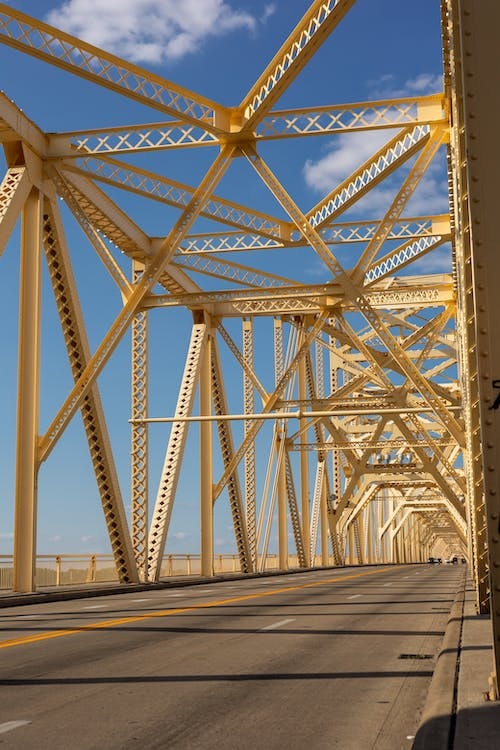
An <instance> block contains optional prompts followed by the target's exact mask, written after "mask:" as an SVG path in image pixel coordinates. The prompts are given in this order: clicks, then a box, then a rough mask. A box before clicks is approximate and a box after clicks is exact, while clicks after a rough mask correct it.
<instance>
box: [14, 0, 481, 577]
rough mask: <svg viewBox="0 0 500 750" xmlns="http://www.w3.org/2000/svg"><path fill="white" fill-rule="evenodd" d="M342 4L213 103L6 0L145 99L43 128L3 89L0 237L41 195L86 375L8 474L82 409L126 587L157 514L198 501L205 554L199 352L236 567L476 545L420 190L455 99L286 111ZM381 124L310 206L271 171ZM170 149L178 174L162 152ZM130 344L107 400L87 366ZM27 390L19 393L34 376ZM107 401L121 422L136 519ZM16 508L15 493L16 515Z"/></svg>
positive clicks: (146, 552) (405, 555)
mask: <svg viewBox="0 0 500 750" xmlns="http://www.w3.org/2000/svg"><path fill="white" fill-rule="evenodd" d="M352 5H353V0H329V1H328V2H325V0H316V1H315V2H312V3H311V4H310V7H309V9H308V10H307V12H306V13H305V15H304V17H303V18H302V19H299V20H298V22H297V25H296V27H295V28H294V29H293V31H292V32H291V34H290V35H289V36H288V38H287V39H286V40H285V42H283V45H282V46H281V48H280V49H278V50H277V52H276V55H275V57H274V58H273V59H272V60H271V62H270V63H269V65H268V66H267V67H266V68H265V70H264V71H263V72H262V74H261V75H260V77H258V78H257V80H256V83H255V84H254V85H253V86H252V87H251V88H250V90H248V91H247V92H244V91H243V92H242V96H243V99H242V101H241V103H240V104H239V105H237V106H233V104H234V103H231V106H227V105H225V104H221V103H218V102H216V101H212V100H210V99H209V98H207V97H204V96H201V95H198V94H196V93H194V92H192V91H189V90H187V89H184V88H182V87H181V86H178V85H176V84H174V83H172V82H171V81H168V80H166V79H163V78H161V77H160V76H158V75H156V74H153V73H150V72H148V71H147V70H146V69H143V68H139V67H137V66H135V65H132V64H130V63H128V62H127V61H125V60H121V59H119V58H117V57H115V56H113V55H110V54H108V53H107V52H105V51H103V50H98V49H96V48H94V47H90V46H89V45H87V44H86V43H85V42H83V41H81V40H78V39H75V38H73V37H71V36H69V35H68V34H66V33H63V32H61V31H59V30H57V29H55V28H51V27H50V26H47V25H46V24H44V23H42V22H41V21H38V20H36V19H34V18H31V17H29V16H27V15H24V14H22V13H20V12H18V11H16V10H14V9H13V8H12V7H10V6H9V5H6V4H3V3H0V42H2V43H4V44H5V45H7V46H9V47H12V48H14V49H15V50H17V51H21V52H23V53H25V54H27V55H31V56H34V57H36V58H38V59H39V60H41V61H43V62H45V63H49V64H50V65H51V66H54V67H55V68H56V69H57V68H59V69H62V70H63V71H65V72H64V73H59V75H63V76H67V74H68V72H69V73H71V74H73V75H74V76H76V77H81V78H82V77H83V78H84V79H86V81H87V83H86V85H88V83H89V82H90V83H91V84H94V85H95V87H96V88H97V87H98V86H101V87H105V88H107V89H109V90H111V91H112V92H113V96H118V95H119V96H121V97H122V98H123V99H124V101H125V103H126V101H127V99H130V100H132V102H131V103H130V106H131V112H133V113H134V115H133V116H135V117H136V116H137V112H138V110H139V107H142V108H143V111H144V117H143V122H139V123H137V124H133V125H130V124H123V123H120V122H115V123H112V126H111V127H106V126H105V125H103V123H102V122H99V112H98V110H97V111H96V112H95V120H96V121H95V126H94V127H93V128H89V129H87V130H83V129H82V128H81V127H80V128H78V127H75V129H74V130H72V131H67V130H65V131H64V132H57V133H54V132H50V133H48V132H47V133H46V132H43V130H42V129H39V127H38V126H37V125H34V124H33V122H31V121H30V120H29V119H28V117H27V116H26V115H25V114H24V113H23V111H21V109H20V108H18V107H17V106H16V104H14V103H13V102H12V101H11V100H10V99H9V98H7V96H6V95H5V94H0V140H1V142H2V144H3V148H4V153H5V164H4V175H3V179H2V182H1V185H0V251H3V250H4V249H5V248H6V247H7V246H8V244H9V238H10V237H11V233H12V232H13V229H14V227H15V224H16V221H17V219H18V217H19V216H20V215H21V214H22V213H23V210H24V209H23V207H24V206H25V201H26V199H27V197H28V195H29V194H30V192H31V191H32V190H36V191H38V194H39V195H40V201H41V205H42V206H43V217H44V218H43V245H44V249H45V254H46V262H47V266H48V270H49V278H50V282H51V287H52V294H53V297H54V299H55V304H56V308H57V312H58V314H59V319H60V327H61V330H62V335H63V340H64V343H65V347H66V350H67V357H68V361H69V369H70V372H71V376H72V380H73V383H74V384H73V385H70V386H69V387H68V390H67V392H66V393H64V392H62V391H61V393H60V404H59V405H58V406H56V407H55V409H54V410H53V413H52V414H51V415H49V416H48V417H46V423H47V424H48V427H47V426H46V424H45V423H44V422H43V420H42V423H41V426H40V428H39V429H38V432H39V434H38V435H37V446H38V450H37V453H36V459H35V461H34V462H32V464H31V465H30V464H28V465H26V463H23V462H22V461H20V462H19V463H18V466H17V469H16V470H17V472H24V473H26V472H28V473H31V476H32V478H33V486H34V487H36V478H37V475H38V471H39V470H40V469H41V471H42V472H43V463H44V462H45V461H46V460H49V458H50V460H54V461H55V460H56V456H54V458H53V457H52V452H53V449H54V448H55V447H56V445H57V444H58V442H59V441H60V440H61V438H62V437H63V435H64V434H65V432H66V428H67V427H68V425H69V424H70V421H71V420H72V419H73V417H74V415H75V414H76V413H77V412H78V411H80V413H81V415H82V417H83V425H84V430H85V434H86V437H87V442H88V445H89V450H90V456H91V463H92V465H93V469H94V473H95V478H96V481H97V488H98V492H99V496H100V499H101V502H102V507H103V510H104V517H105V521H106V526H107V531H108V535H109V539H110V543H111V548H112V550H113V553H114V556H115V560H116V566H117V570H118V574H119V577H120V580H122V581H132V580H138V579H139V578H141V579H148V578H149V579H157V578H158V577H159V576H160V575H162V570H163V569H162V559H163V556H164V554H166V553H167V552H168V551H169V544H170V537H169V530H170V526H171V518H172V517H173V513H174V516H175V513H176V512H179V514H180V515H182V514H183V504H184V503H186V502H187V498H189V503H190V504H189V508H190V510H189V514H190V521H191V522H192V524H193V533H192V535H191V536H190V537H186V539H189V542H190V544H192V545H193V548H192V549H190V550H188V549H186V550H185V551H186V552H189V551H195V552H196V551H197V549H198V543H197V542H195V538H196V534H197V533H198V531H197V529H198V524H199V521H198V518H199V512H198V511H196V510H194V511H193V509H192V508H193V506H195V507H196V504H197V498H198V497H199V494H200V471H201V468H200V467H201V461H200V447H199V442H198V436H199V424H200V420H199V419H198V415H199V409H198V407H199V401H198V395H197V394H198V387H199V384H200V377H201V373H202V372H203V371H204V370H203V367H202V362H203V361H204V356H205V353H206V351H209V352H210V367H209V370H210V378H209V379H210V383H209V384H208V385H207V384H206V383H205V388H207V387H208V388H209V389H210V393H211V411H210V414H204V415H203V419H208V420H209V421H212V422H213V436H212V437H213V446H214V447H213V456H212V461H211V463H212V467H211V470H210V471H211V473H212V487H213V508H214V514H215V517H216V518H220V519H225V520H221V521H220V522H221V523H226V525H227V524H228V525H229V526H230V527H231V528H232V529H233V535H232V536H233V540H234V541H233V546H234V550H235V552H236V553H237V555H238V558H239V561H240V566H241V569H242V570H243V571H253V570H262V569H264V568H265V567H266V566H267V565H270V564H271V563H270V562H269V556H270V555H271V554H274V553H276V552H278V554H279V560H280V564H282V565H283V564H287V563H286V562H285V560H288V559H290V560H293V564H294V565H295V564H297V565H299V566H302V567H305V566H307V565H309V564H318V562H321V563H322V564H329V563H332V562H333V563H334V564H342V563H344V562H346V561H347V562H351V563H363V562H374V561H377V560H380V561H386V562H391V561H396V560H400V561H412V560H424V559H425V558H426V557H427V556H428V555H431V554H441V555H442V556H443V555H449V554H451V553H455V552H459V553H460V554H463V555H466V554H469V552H470V550H471V546H473V545H471V534H470V529H469V528H468V525H467V523H468V518H470V515H471V513H470V510H468V509H467V503H466V497H467V486H468V484H469V485H470V478H467V476H466V471H467V467H468V466H470V461H469V460H468V459H467V457H466V455H465V448H466V446H465V442H464V418H463V413H462V392H461V389H460V387H459V385H458V382H459V381H458V378H459V372H458V368H459V362H458V358H459V355H460V354H462V355H463V351H462V349H463V347H461V345H460V342H459V341H458V340H457V324H456V283H455V278H454V273H453V267H452V255H451V252H450V247H451V245H452V241H453V234H452V232H453V226H454V225H453V223H451V222H450V216H449V214H448V212H444V213H443V210H442V205H440V210H439V211H434V210H433V207H431V206H429V205H428V204H427V205H428V209H427V211H425V210H424V211H422V210H420V213H418V212H417V211H416V210H415V206H417V205H420V206H421V205H422V201H420V202H419V201H418V200H415V201H414V200H413V199H414V198H416V197H417V196H418V195H419V189H420V188H421V185H422V184H423V183H425V180H426V179H427V177H428V176H429V174H431V175H433V178H432V179H435V175H436V174H440V175H441V179H442V181H444V183H445V184H446V179H447V173H446V169H447V162H446V154H447V148H448V143H449V141H450V123H449V120H448V116H449V115H448V112H449V102H448V98H447V96H445V93H443V92H442V91H436V92H434V93H432V94H431V95H428V96H420V97H418V96H417V97H406V98H398V99H385V100H380V101H367V102H358V101H355V102H351V103H349V104H345V105H339V104H338V103H337V102H330V101H328V93H327V89H325V90H324V91H325V98H326V101H324V102H323V103H322V105H321V106H318V107H310V106H309V107H301V102H300V101H298V102H297V104H296V106H295V108H290V107H287V108H281V109H280V108H279V103H280V99H281V98H282V97H283V95H285V94H286V98H287V103H289V102H290V101H291V100H292V99H293V91H294V84H295V83H296V79H297V76H298V74H299V73H301V71H302V70H306V69H307V68H308V66H313V65H314V63H315V53H316V52H317V51H318V50H319V49H320V48H322V49H327V50H328V48H329V45H332V44H333V40H334V37H335V36H336V35H338V34H340V33H342V29H341V28H340V29H338V28H337V27H338V25H339V23H340V21H341V20H342V19H343V18H344V16H345V15H346V14H348V13H349V11H350V10H351V6H352ZM12 54H14V53H12ZM39 69H40V71H41V72H40V81H41V82H42V81H43V72H42V69H41V67H40V68H39ZM44 70H45V68H44ZM320 70H321V68H320ZM76 85H77V82H75V86H76ZM5 88H7V83H5ZM8 95H9V96H12V97H14V98H15V95H16V92H15V91H11V92H8ZM50 95H51V92H50V91H49V90H47V91H46V96H47V97H49V96H50ZM54 95H56V94H55V93H54ZM24 109H26V108H25V107H24ZM130 119H132V115H131V117H130ZM78 125H79V123H78V122H75V126H78ZM60 130H61V131H62V129H60ZM374 135H376V136H377V138H376V139H375V140H374V141H373V142H374V143H375V142H376V144H377V145H376V147H373V150H372V153H371V154H370V156H369V157H368V158H366V156H363V157H362V158H361V157H360V159H359V164H357V165H356V167H355V168H354V169H352V170H351V171H348V172H346V174H345V175H343V177H341V178H336V179H335V180H334V181H333V182H332V185H331V186H330V187H329V189H328V190H325V191H324V194H323V197H322V198H321V200H319V201H318V200H315V201H313V200H311V199H307V198H305V197H304V195H306V193H305V191H304V189H303V186H299V185H298V180H299V177H298V176H297V177H295V178H292V179H290V178H287V177H284V178H282V179H281V178H280V177H279V176H278V175H280V174H282V173H283V174H285V175H286V174H287V171H286V170H284V169H281V168H280V165H281V162H280V160H284V161H283V163H285V162H286V160H287V159H289V160H292V161H293V159H294V158H295V157H294V154H295V152H296V149H298V148H299V145H298V144H300V148H301V149H304V148H306V147H311V148H313V147H314V144H315V143H316V141H315V139H323V141H324V142H328V143H330V140H329V139H331V142H332V143H335V138H338V137H339V136H341V137H342V138H360V137H363V136H366V137H372V138H373V136H374ZM325 139H326V141H325ZM275 147H276V148H278V151H277V152H276V153H277V157H275V156H274V155H273V153H274V152H273V148H275ZM286 148H288V149H289V150H288V152H287V151H286ZM301 153H306V152H305V151H301ZM362 153H365V152H362ZM151 154H153V155H154V157H155V160H154V161H153V160H152V159H151V158H150V157H151ZM193 154H196V158H197V159H198V160H199V164H200V165H202V166H198V167H197V169H193V168H192V165H193V163H194V162H193ZM284 154H288V155H287V156H284ZM174 156H175V160H176V161H175V164H178V163H181V164H182V161H183V160H185V163H186V165H189V168H187V169H185V170H184V169H181V170H180V171H179V170H177V171H174V170H172V171H171V169H170V166H169V165H170V164H173V163H174V162H173V161H170V160H171V159H172V158H173V157H174ZM297 158H299V157H297ZM141 160H143V161H141ZM152 164H155V169H154V171H153V170H152V169H151V165H152ZM300 166H301V165H298V169H297V171H299V170H300ZM197 173H199V174H198V178H197V179H195V178H193V180H192V182H191V183H189V182H188V181H187V180H186V177H185V175H188V174H197ZM179 174H182V175H183V179H179ZM248 186H250V187H249V188H248V189H247V187H248ZM444 193H445V195H444V197H445V198H446V189H445V190H444ZM309 195H311V193H310V194H309ZM381 195H383V196H385V203H384V201H383V200H380V199H379V198H380V196H381ZM253 197H255V201H253V200H252V198H253ZM372 198H373V200H372ZM381 205H383V208H382V209H380V208H378V209H375V208H370V206H381ZM136 206H139V207H140V208H137V207H136ZM158 218H159V219H160V220H158ZM65 225H67V226H68V228H67V230H65ZM153 225H154V227H155V228H154V229H151V226H153ZM158 227H161V230H160V231H158ZM12 242H13V240H12ZM85 254H87V256H85ZM82 257H88V258H89V259H90V258H91V259H92V260H91V261H89V263H91V264H92V268H96V269H99V272H101V271H102V274H103V277H104V278H105V279H106V282H105V284H106V289H107V290H109V291H106V292H105V293H102V294H100V295H99V294H96V295H93V297H92V310H91V314H90V313H88V317H89V318H90V319H91V321H90V320H89V323H91V325H92V328H93V335H92V340H93V344H92V347H90V345H89V343H88V339H87V333H86V321H85V318H86V316H85V315H84V313H83V311H82V307H81V306H80V303H79V297H78V291H77V289H78V286H79V284H78V279H77V276H78V274H76V273H74V271H73V268H72V263H76V264H77V265H78V266H79V267H80V272H81V265H82ZM433 268H440V272H439V273H433V272H432V269H433ZM80 276H81V282H80V283H81V285H85V284H88V283H89V280H88V278H84V277H85V274H82V273H80ZM99 288H100V289H102V288H104V286H103V287H99ZM82 293H83V295H84V296H86V297H87V298H88V292H85V289H82ZM43 294H45V290H44V293H43ZM43 304H45V302H44V301H43V299H42V306H43ZM101 310H102V312H101ZM110 311H111V312H110ZM95 316H97V317H98V318H100V319H102V326H101V328H100V333H99V335H97V334H96V333H95V326H94V323H93V320H94V318H95ZM153 324H154V325H153ZM462 325H463V323H462ZM123 340H126V341H128V342H130V344H131V356H130V359H129V365H127V366H125V368H124V365H123V362H124V359H123V357H122V359H121V360H120V365H119V369H120V372H121V374H122V375H123V370H124V369H125V372H126V373H127V372H130V382H131V397H130V401H129V403H128V404H127V403H122V405H121V409H120V412H121V413H120V414H119V415H116V414H114V415H113V416H112V417H111V416H109V417H108V416H107V415H106V416H105V409H104V408H103V402H102V401H101V396H100V392H99V389H98V385H97V381H98V377H100V376H101V373H103V372H105V370H106V368H111V370H112V368H113V366H114V365H113V362H114V359H115V358H116V357H117V356H118V354H117V352H121V351H122V347H119V344H120V342H122V341H123ZM41 346H42V351H43V347H44V341H43V339H42V341H41ZM207 347H209V349H207ZM113 372H114V371H113ZM19 398H20V399H21V401H22V399H24V398H28V395H27V394H25V393H23V392H22V388H20V393H19ZM43 399H44V393H43V389H42V393H41V404H43ZM130 403H131V405H130ZM107 419H108V420H111V419H112V420H113V424H112V425H111V424H110V425H109V426H108V424H107ZM114 420H117V423H118V424H119V425H120V427H119V430H120V432H121V433H122V434H123V432H124V430H127V431H128V434H129V435H130V438H129V439H130V441H131V450H129V452H130V453H131V481H130V482H129V486H130V487H131V498H130V509H131V510H130V518H129V519H127V514H126V510H125V508H126V506H127V505H128V502H124V499H123V496H122V492H123V490H122V489H120V484H121V485H122V486H123V484H124V483H126V482H127V477H126V476H123V477H122V476H121V472H122V471H123V470H121V472H120V481H119V477H118V474H119V472H117V469H116V467H115V457H114V450H116V451H118V450H120V451H121V450H122V447H123V446H122V445H121V444H120V445H117V446H116V448H115V447H114V446H113V448H114V450H112V442H113V441H112V440H111V438H110V434H111V433H116V432H117V428H115V427H114V424H115V421H114ZM129 422H130V424H129ZM157 422H158V423H159V424H160V425H163V427H160V426H158V425H157V424H156V423H157ZM165 423H166V424H165ZM108 427H109V428H111V427H112V429H108ZM160 429H161V430H163V431H162V432H161V431H160ZM117 442H118V443H120V441H117ZM55 453H57V451H56V452H55ZM120 456H121V454H120ZM119 464H120V466H121V467H123V459H122V458H121V457H120V460H119ZM162 465H163V468H162ZM204 465H205V464H204ZM204 471H206V468H205V469H204ZM154 486H157V487H158V491H157V496H156V499H154V498H150V497H149V493H150V488H151V487H154ZM205 486H206V483H205ZM35 494H36V493H35ZM29 502H30V500H29V498H27V497H24V496H22V495H19V496H18V497H16V498H15V504H16V508H17V513H22V509H23V508H25V506H26V505H27V504H28V503H29ZM174 507H175V510H174ZM177 508H178V511H177ZM224 514H227V517H226V515H224ZM16 529H17V531H16V533H21V527H20V526H17V527H16ZM200 532H201V534H203V533H204V529H200ZM276 540H278V541H279V549H277V546H276V545H277V544H278V542H277V541H276ZM288 556H290V558H288ZM19 585H20V586H24V587H25V588H26V589H27V588H29V585H30V583H29V582H27V581H23V582H21V583H20V584H19Z"/></svg>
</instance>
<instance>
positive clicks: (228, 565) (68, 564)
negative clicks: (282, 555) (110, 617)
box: [0, 554, 298, 590]
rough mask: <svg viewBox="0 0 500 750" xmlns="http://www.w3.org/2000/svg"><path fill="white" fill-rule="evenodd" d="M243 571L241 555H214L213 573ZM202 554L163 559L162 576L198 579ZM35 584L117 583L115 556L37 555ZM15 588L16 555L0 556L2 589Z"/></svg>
mask: <svg viewBox="0 0 500 750" xmlns="http://www.w3.org/2000/svg"><path fill="white" fill-rule="evenodd" d="M288 566H289V567H290V568H295V567H298V559H297V556H296V555H289V557H288ZM278 569H279V564H278V556H277V555H268V556H267V560H266V566H265V570H278ZM239 570H240V562H239V558H238V555H229V554H218V555H214V574H215V575H218V574H220V573H237V572H238V571H239ZM200 574H201V556H200V555H199V554H193V555H191V554H168V555H164V556H163V560H162V565H161V577H162V578H171V577H176V576H199V575H200ZM35 581H36V586H37V588H44V587H47V586H71V585H78V584H80V585H81V584H91V583H113V582H114V581H118V576H117V574H116V569H115V565H114V561H113V555H110V554H109V555H104V554H98V555H91V554H87V555H85V554H82V555H70V554H66V555H37V558H36V569H35ZM12 586H13V556H12V555H0V590H11V589H12Z"/></svg>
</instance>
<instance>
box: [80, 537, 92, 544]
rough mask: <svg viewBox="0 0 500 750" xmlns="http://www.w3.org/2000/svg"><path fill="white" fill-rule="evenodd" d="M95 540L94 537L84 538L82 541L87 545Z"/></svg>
mask: <svg viewBox="0 0 500 750" xmlns="http://www.w3.org/2000/svg"><path fill="white" fill-rule="evenodd" d="M94 539H95V537H93V536H82V538H81V541H82V542H83V544H87V542H92V541H93V540H94Z"/></svg>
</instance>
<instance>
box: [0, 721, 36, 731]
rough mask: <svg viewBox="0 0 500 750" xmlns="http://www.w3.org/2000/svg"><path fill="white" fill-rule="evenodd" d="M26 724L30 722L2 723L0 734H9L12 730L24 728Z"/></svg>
mask: <svg viewBox="0 0 500 750" xmlns="http://www.w3.org/2000/svg"><path fill="white" fill-rule="evenodd" d="M26 724H31V721H4V723H3V724H0V734H5V732H11V731H12V730H13V729H18V728H19V727H25V726H26Z"/></svg>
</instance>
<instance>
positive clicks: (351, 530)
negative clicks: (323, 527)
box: [347, 523, 356, 565]
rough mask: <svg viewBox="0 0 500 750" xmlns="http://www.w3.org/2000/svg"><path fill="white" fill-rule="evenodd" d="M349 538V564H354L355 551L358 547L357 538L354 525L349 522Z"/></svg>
mask: <svg viewBox="0 0 500 750" xmlns="http://www.w3.org/2000/svg"><path fill="white" fill-rule="evenodd" d="M347 539H348V540H349V557H348V560H349V565H354V552H355V549H356V540H355V539H354V525H353V524H352V523H350V524H349V526H348V529H347Z"/></svg>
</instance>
